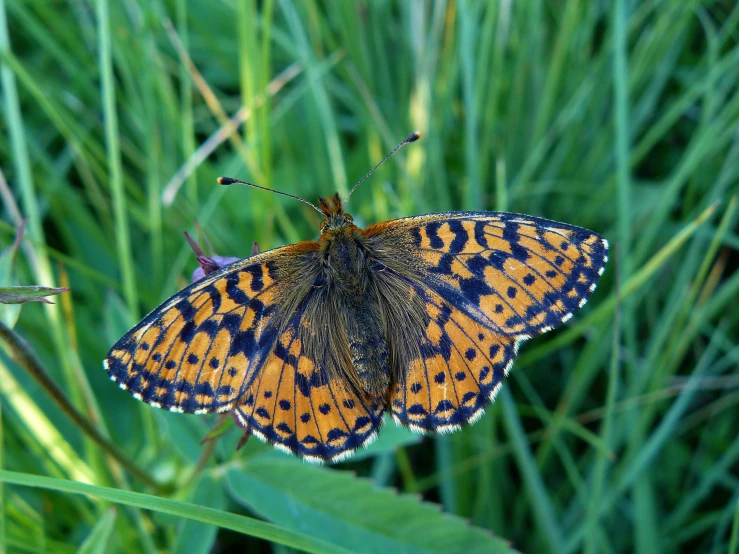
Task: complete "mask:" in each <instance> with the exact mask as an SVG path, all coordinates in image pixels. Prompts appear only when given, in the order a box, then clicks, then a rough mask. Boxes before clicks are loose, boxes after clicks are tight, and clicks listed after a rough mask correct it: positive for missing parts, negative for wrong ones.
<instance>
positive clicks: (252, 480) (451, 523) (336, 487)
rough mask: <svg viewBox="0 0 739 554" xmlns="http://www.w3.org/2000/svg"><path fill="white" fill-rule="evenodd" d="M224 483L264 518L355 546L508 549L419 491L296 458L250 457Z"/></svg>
mask: <svg viewBox="0 0 739 554" xmlns="http://www.w3.org/2000/svg"><path fill="white" fill-rule="evenodd" d="M227 482H228V484H229V487H230V489H231V492H232V494H233V496H234V497H235V498H236V499H238V500H239V501H241V502H243V503H244V504H246V505H247V506H249V507H250V508H252V509H253V510H254V511H256V512H257V513H259V514H261V515H262V516H264V517H266V518H267V519H269V520H271V521H274V522H275V523H278V524H280V525H284V526H285V527H287V528H290V529H293V530H295V531H298V532H301V533H306V534H310V535H312V536H314V537H316V538H320V539H322V540H325V541H329V542H331V543H333V544H339V545H342V546H343V547H345V548H348V549H349V550H351V551H352V552H357V553H367V554H370V553H378V554H379V553H386V552H393V553H395V554H400V553H405V552H407V553H409V554H410V553H413V554H416V553H425V554H428V553H434V552H439V553H441V552H443V553H450V552H465V553H469V554H473V553H483V552H484V553H493V552H501V553H502V552H511V550H510V548H509V546H508V543H507V541H505V540H504V539H501V538H497V537H495V536H493V534H492V533H490V532H489V531H486V530H483V529H480V528H476V527H473V526H472V525H470V524H469V523H467V522H466V521H464V520H462V519H460V518H458V517H456V516H452V515H449V514H445V513H443V512H442V511H441V510H440V508H439V507H438V506H434V505H431V504H427V503H425V502H422V501H421V500H420V499H419V498H417V497H415V496H409V495H404V494H398V493H397V492H396V491H393V490H390V489H382V488H379V487H377V486H375V485H374V483H372V482H371V481H369V480H367V479H362V478H358V477H356V476H354V475H352V474H351V473H347V472H345V471H337V470H333V469H329V468H326V467H317V466H312V465H309V464H307V463H304V462H301V461H299V460H296V459H293V458H287V457H284V456H279V457H278V456H275V455H271V454H265V455H263V456H258V457H255V458H250V459H249V460H248V461H247V462H246V463H245V464H244V466H243V468H242V469H231V470H229V471H228V473H227Z"/></svg>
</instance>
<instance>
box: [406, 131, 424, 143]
mask: <svg viewBox="0 0 739 554" xmlns="http://www.w3.org/2000/svg"><path fill="white" fill-rule="evenodd" d="M421 136H423V135H421V133H420V131H415V132H414V133H413V134H411V135H410V136H409V137H408V138H407V139H405V140H406V142H416V141H417V140H418V139H420V138H421Z"/></svg>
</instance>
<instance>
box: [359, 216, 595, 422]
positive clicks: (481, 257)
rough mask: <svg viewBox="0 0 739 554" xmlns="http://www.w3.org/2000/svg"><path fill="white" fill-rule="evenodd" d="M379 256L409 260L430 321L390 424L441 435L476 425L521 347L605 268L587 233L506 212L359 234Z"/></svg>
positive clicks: (564, 316)
mask: <svg viewBox="0 0 739 554" xmlns="http://www.w3.org/2000/svg"><path fill="white" fill-rule="evenodd" d="M365 235H366V236H367V238H368V241H369V243H370V244H371V245H372V246H373V248H375V249H379V250H381V251H396V250H398V251H400V252H402V255H403V256H404V257H405V259H407V260H415V261H416V262H417V263H416V264H411V265H414V266H415V267H420V268H421V273H422V274H423V276H424V282H423V284H421V285H416V288H417V289H418V292H419V294H420V295H422V296H423V298H424V301H425V304H426V312H427V315H428V316H429V322H428V324H427V326H426V329H425V331H424V334H423V337H422V338H421V345H420V347H421V357H420V358H418V359H416V360H414V361H413V362H412V364H411V367H410V368H408V370H407V373H406V374H405V375H403V376H402V379H399V381H398V383H396V386H395V389H394V390H393V391H392V394H391V398H390V407H391V409H392V411H393V416H394V418H395V420H396V421H398V422H400V423H402V424H406V425H409V426H410V427H411V428H413V429H415V430H418V431H438V432H445V431H451V430H454V429H456V428H458V426H459V425H461V424H464V423H469V422H472V421H474V420H475V419H476V418H478V417H479V416H480V415H481V414H482V410H483V408H484V406H485V405H486V404H487V403H488V402H491V401H492V400H493V399H494V397H495V394H496V393H497V391H498V388H499V386H500V384H501V382H502V379H503V377H504V376H505V375H507V373H508V371H509V370H510V367H511V365H512V363H513V359H514V358H515V356H516V353H517V350H518V344H519V343H520V342H521V341H523V340H526V339H528V338H530V337H531V336H533V335H536V334H539V333H544V332H546V331H549V330H550V329H552V328H554V327H557V326H558V325H561V324H562V323H563V322H565V321H567V320H568V319H569V318H570V317H572V315H573V314H574V313H575V312H576V311H577V310H578V309H579V308H581V307H582V306H583V305H584V304H585V302H586V301H587V299H588V297H589V296H590V294H591V293H592V292H593V290H595V286H596V284H597V282H598V279H599V278H600V275H601V274H602V273H603V270H604V268H605V264H606V262H607V261H608V257H607V253H608V243H607V242H606V241H605V239H603V238H602V237H600V236H599V235H597V234H596V233H593V232H591V231H588V230H586V229H582V228H579V227H574V226H571V225H566V224H562V223H557V222H554V221H549V220H545V219H540V218H535V217H529V216H524V215H518V214H508V213H484V212H455V213H443V214H433V215H427V216H419V217H413V218H405V219H399V220H395V221H390V222H387V223H381V224H379V225H375V226H373V227H370V228H368V229H367V230H366V231H365Z"/></svg>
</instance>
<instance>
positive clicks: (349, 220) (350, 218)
mask: <svg viewBox="0 0 739 554" xmlns="http://www.w3.org/2000/svg"><path fill="white" fill-rule="evenodd" d="M344 217H345V218H346V220H347V221H348V222H349V223H354V218H353V217H352V216H351V215H350V214H344Z"/></svg>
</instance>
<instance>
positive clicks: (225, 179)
mask: <svg viewBox="0 0 739 554" xmlns="http://www.w3.org/2000/svg"><path fill="white" fill-rule="evenodd" d="M396 150H397V148H396ZM217 181H218V184H219V185H226V186H227V185H233V184H234V183H237V184H239V185H247V186H249V187H254V188H255V189H262V190H266V191H267V192H274V193H275V194H281V195H282V196H287V197H288V198H294V199H295V200H300V201H301V202H304V203H306V204H308V205H309V206H310V207H311V208H313V209H314V210H316V211H317V212H318V213H319V214H321V215H323V212H322V211H321V209H320V208H319V207H318V206H316V205H315V204H313V203H312V202H308V201H307V200H306V199H305V198H300V196H295V195H293V194H288V193H286V192H281V191H279V190H273V189H268V188H267V187H260V186H259V185H255V184H254V183H247V182H246V181H242V180H240V179H232V178H231V177H218V179H217Z"/></svg>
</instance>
